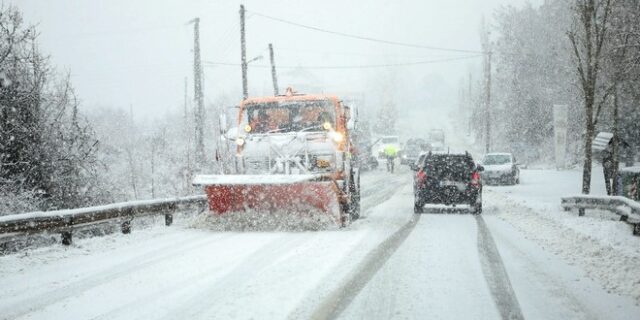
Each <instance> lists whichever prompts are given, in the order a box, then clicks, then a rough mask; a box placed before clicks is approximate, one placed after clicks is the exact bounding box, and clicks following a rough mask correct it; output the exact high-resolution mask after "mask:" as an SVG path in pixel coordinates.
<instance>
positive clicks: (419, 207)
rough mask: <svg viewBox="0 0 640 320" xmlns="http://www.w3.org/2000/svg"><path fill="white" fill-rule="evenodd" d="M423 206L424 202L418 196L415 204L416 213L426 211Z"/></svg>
mask: <svg viewBox="0 0 640 320" xmlns="http://www.w3.org/2000/svg"><path fill="white" fill-rule="evenodd" d="M423 206H424V204H423V203H421V202H420V200H418V199H417V198H416V201H415V202H414V204H413V213H416V214H418V213H422V212H423V211H424V210H423Z"/></svg>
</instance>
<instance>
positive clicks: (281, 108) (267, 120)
mask: <svg viewBox="0 0 640 320" xmlns="http://www.w3.org/2000/svg"><path fill="white" fill-rule="evenodd" d="M246 110H247V117H246V119H247V121H248V123H247V124H248V125H249V126H250V127H251V131H250V132H251V133H266V132H269V131H274V132H275V131H277V132H292V131H300V130H303V129H307V130H314V129H316V128H317V130H322V127H323V125H324V124H325V123H329V124H330V125H331V127H333V128H335V122H336V115H335V107H334V104H333V102H331V101H330V100H312V101H281V102H267V103H257V104H250V105H248V106H247V108H246Z"/></svg>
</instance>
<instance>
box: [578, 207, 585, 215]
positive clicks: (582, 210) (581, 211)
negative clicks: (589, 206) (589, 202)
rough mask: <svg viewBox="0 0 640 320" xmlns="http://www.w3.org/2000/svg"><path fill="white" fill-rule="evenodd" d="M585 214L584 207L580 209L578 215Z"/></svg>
mask: <svg viewBox="0 0 640 320" xmlns="http://www.w3.org/2000/svg"><path fill="white" fill-rule="evenodd" d="M582 216H584V208H580V209H578V217H582Z"/></svg>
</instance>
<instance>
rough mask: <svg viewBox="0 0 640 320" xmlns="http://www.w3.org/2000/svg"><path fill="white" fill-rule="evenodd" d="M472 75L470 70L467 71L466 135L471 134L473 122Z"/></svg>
mask: <svg viewBox="0 0 640 320" xmlns="http://www.w3.org/2000/svg"><path fill="white" fill-rule="evenodd" d="M473 100H474V99H473V76H472V75H471V72H469V92H468V93H467V103H468V105H467V115H468V116H467V127H468V130H469V131H468V133H467V135H468V136H471V131H472V128H471V126H472V124H473V110H475V107H474V106H473Z"/></svg>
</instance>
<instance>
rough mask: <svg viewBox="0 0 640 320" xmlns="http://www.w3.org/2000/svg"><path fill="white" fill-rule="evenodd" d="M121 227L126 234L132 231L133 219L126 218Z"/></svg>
mask: <svg viewBox="0 0 640 320" xmlns="http://www.w3.org/2000/svg"><path fill="white" fill-rule="evenodd" d="M120 229H121V230H122V233H124V234H129V233H131V220H125V221H124V222H122V225H121V226H120Z"/></svg>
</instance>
